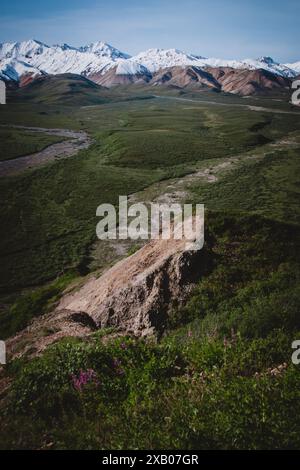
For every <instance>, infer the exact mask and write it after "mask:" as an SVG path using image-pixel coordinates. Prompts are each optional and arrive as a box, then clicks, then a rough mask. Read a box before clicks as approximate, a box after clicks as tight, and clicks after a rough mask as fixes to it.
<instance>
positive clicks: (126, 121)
mask: <svg viewBox="0 0 300 470" xmlns="http://www.w3.org/2000/svg"><path fill="white" fill-rule="evenodd" d="M35 109H36V108H34V106H33V105H31V106H29V112H28V115H26V116H24V115H19V112H18V107H17V106H16V107H15V108H9V109H8V110H7V111H4V112H0V121H1V119H2V120H3V119H4V117H5V113H6V120H7V122H11V120H12V119H14V118H16V120H17V122H18V123H20V122H21V123H22V124H28V123H29V120H30V122H31V121H32V124H34V123H35V121H34V119H36V118H37V115H36V111H35ZM42 109H43V108H41V109H40V111H39V113H43V112H44V111H42ZM0 111H2V110H0ZM38 119H40V124H39V125H42V126H45V127H47V126H49V127H51V126H59V127H60V126H61V127H69V128H82V129H85V130H87V131H88V132H89V133H90V134H91V135H92V137H93V138H94V144H93V145H92V146H91V147H90V149H88V150H87V151H82V152H80V154H78V155H77V156H76V157H73V158H72V159H66V160H61V161H60V162H55V164H50V165H48V166H45V167H44V168H39V169H36V170H35V171H33V172H28V173H24V174H22V175H19V176H17V177H9V178H1V180H0V194H1V198H2V202H3V205H2V207H1V210H0V218H1V221H2V225H5V227H6V230H5V233H4V234H3V237H2V239H1V247H0V257H1V269H0V285H1V289H2V291H4V292H6V291H7V290H10V291H12V290H16V289H20V288H22V287H26V286H31V285H37V284H40V283H43V282H46V281H49V280H51V279H53V278H55V277H56V276H57V275H58V274H59V273H61V272H64V271H65V270H66V269H77V268H79V269H81V267H82V266H83V267H84V266H86V265H87V264H88V263H87V262H86V260H87V257H88V255H89V249H90V247H91V246H92V244H93V242H94V240H95V226H96V223H97V219H96V216H95V213H96V208H97V206H98V205H99V204H101V203H103V202H110V203H115V202H116V201H117V197H118V196H119V194H130V193H133V192H136V191H139V190H141V189H143V188H145V187H147V186H149V185H150V184H152V183H154V182H155V181H159V180H162V179H166V178H170V177H176V176H177V177H178V176H181V175H184V174H186V173H188V172H189V171H191V170H193V169H194V165H195V163H197V162H201V161H204V160H212V162H213V160H214V159H218V161H219V160H220V158H225V157H227V156H229V155H233V156H234V155H239V154H240V153H241V152H245V151H248V150H249V149H254V148H257V149H259V148H261V147H262V145H263V144H264V143H265V142H268V141H270V140H273V139H277V138H279V137H280V136H282V135H285V133H286V131H287V128H289V129H291V130H293V129H296V128H297V126H299V118H298V117H295V116H289V115H278V116H277V115H276V116H272V115H270V113H269V114H268V115H266V113H263V112H262V113H259V112H257V113H256V112H249V111H245V110H241V109H239V108H238V109H235V108H227V107H222V106H220V107H217V106H214V107H213V108H212V107H209V106H208V107H207V105H198V104H197V103H196V104H194V103H189V104H188V106H187V105H186V103H185V102H183V103H181V102H177V101H175V102H173V101H171V100H159V102H158V101H157V100H151V99H148V100H133V101H129V102H126V103H125V102H118V103H110V104H104V105H101V106H96V107H93V108H81V109H80V108H74V109H73V112H72V113H71V112H70V110H69V108H68V107H65V108H60V109H58V108H57V109H56V111H55V108H51V107H49V109H48V110H47V114H42V115H41V114H40V115H39V117H38ZM293 165H294V166H293V167H291V172H292V171H293V168H295V166H296V165H297V162H296V159H295V162H294V164H293ZM247 171H248V170H247ZM275 177H276V175H275ZM249 179H250V177H248V180H249ZM245 187H246V186H245ZM260 187H261V185H259V186H258V188H257V190H255V191H257V192H258V191H259V188H260ZM284 188H285V187H284V186H283V190H284ZM25 194H26V200H27V202H26V205H24V203H23V201H24V195H25ZM202 201H203V202H204V203H206V204H210V202H209V197H208V198H206V197H205V198H203V199H202ZM29 260H30V261H29Z"/></svg>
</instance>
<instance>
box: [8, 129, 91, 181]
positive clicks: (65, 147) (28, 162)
mask: <svg viewBox="0 0 300 470" xmlns="http://www.w3.org/2000/svg"><path fill="white" fill-rule="evenodd" d="M13 127H14V128H16V129H24V130H27V131H31V132H37V133H39V132H40V133H43V134H48V135H55V136H59V137H65V138H67V139H70V140H64V141H63V142H58V143H56V144H52V145H49V146H48V147H46V148H44V149H43V150H41V151H40V152H36V153H32V154H31V155H26V156H24V157H18V158H13V159H11V160H5V161H1V162H0V176H9V175H12V174H16V173H19V172H21V171H24V170H27V169H30V168H36V167H37V166H41V165H45V164H46V163H49V162H51V161H54V160H56V159H60V158H68V157H72V156H73V155H75V154H76V153H77V152H79V150H83V149H86V148H88V147H89V146H90V144H91V139H90V137H89V136H88V134H87V133H86V132H83V131H73V130H70V129H47V128H44V127H25V126H13Z"/></svg>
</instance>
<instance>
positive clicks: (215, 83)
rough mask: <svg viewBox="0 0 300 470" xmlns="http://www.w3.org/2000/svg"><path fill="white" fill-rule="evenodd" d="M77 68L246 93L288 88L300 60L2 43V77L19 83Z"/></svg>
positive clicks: (127, 80)
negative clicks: (288, 62)
mask: <svg viewBox="0 0 300 470" xmlns="http://www.w3.org/2000/svg"><path fill="white" fill-rule="evenodd" d="M66 73H69V74H77V75H82V76H84V77H87V78H90V79H91V80H93V81H94V82H95V83H97V84H100V85H104V86H106V87H111V86H117V85H128V84H135V83H149V84H150V85H158V84H159V85H168V86H175V87H181V88H182V87H187V86H192V87H205V86H206V87H209V88H215V89H217V90H223V91H227V92H230V93H238V94H241V95H248V94H249V95H251V94H254V93H258V92H264V91H268V90H272V89H274V88H283V89H284V88H285V87H287V86H290V81H291V80H292V79H294V78H296V77H297V76H298V75H299V73H300V62H295V63H293V64H280V63H278V62H276V61H275V60H273V59H272V58H271V57H268V56H265V57H261V58H259V59H245V60H224V59H215V58H205V57H202V56H201V55H193V54H186V53H185V52H182V51H180V50H178V49H158V48H156V49H148V50H147V51H144V52H140V53H139V54H137V55H135V56H133V57H131V56H130V55H129V54H127V53H124V52H121V51H120V50H118V49H116V48H115V47H113V46H111V45H109V44H107V43H105V42H101V41H98V42H94V43H91V44H89V45H87V46H81V47H73V46H70V45H68V44H63V45H54V46H48V45H47V44H44V43H42V42H40V41H37V40H33V39H31V40H29V41H23V42H14V43H3V44H0V79H2V80H5V81H8V82H14V83H15V84H17V85H19V86H24V85H28V83H30V81H32V80H35V79H36V78H37V77H39V76H45V75H61V74H66Z"/></svg>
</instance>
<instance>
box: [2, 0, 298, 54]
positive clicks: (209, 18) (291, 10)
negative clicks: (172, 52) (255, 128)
mask: <svg viewBox="0 0 300 470" xmlns="http://www.w3.org/2000/svg"><path fill="white" fill-rule="evenodd" d="M299 21H300V2H299V0H285V1H282V0H204V1H202V0H198V1H197V0H185V1H184V0H183V1H180V2H179V1H178V0H177V1H172V0H148V1H145V2H143V1H142V0H127V1H126V0H125V1H121V0H107V1H102V0H84V1H82V0H80V1H79V0H52V1H48V0H44V1H39V0H26V1H24V0H11V1H8V2H5V3H2V5H1V18H0V42H4V41H16V40H18V41H19V40H24V39H29V38H35V39H39V40H40V41H43V42H45V43H47V44H55V43H63V42H66V43H68V44H72V45H74V46H79V45H84V44H87V43H90V42H93V41H100V40H102V41H105V42H108V43H110V44H112V45H113V46H115V47H117V48H119V49H121V50H123V51H124V52H129V53H130V54H135V53H137V52H139V51H142V50H145V49H149V48H150V47H162V48H170V47H175V48H177V49H181V50H184V51H186V52H191V53H194V54H199V55H203V56H209V57H221V58H247V57H252V58H255V57H259V56H262V55H270V56H272V57H273V58H275V59H277V60H279V61H281V62H288V61H296V60H300V41H299V36H300V34H299V31H300V27H299Z"/></svg>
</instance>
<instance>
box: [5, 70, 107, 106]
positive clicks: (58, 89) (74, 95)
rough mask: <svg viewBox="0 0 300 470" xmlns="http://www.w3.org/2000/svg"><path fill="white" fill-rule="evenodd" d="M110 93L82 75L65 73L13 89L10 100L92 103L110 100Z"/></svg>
mask: <svg viewBox="0 0 300 470" xmlns="http://www.w3.org/2000/svg"><path fill="white" fill-rule="evenodd" d="M109 96H110V93H109V92H108V91H107V90H106V89H105V88H104V87H102V86H100V85H97V84H96V83H94V82H92V81H91V80H88V79H87V78H85V77H83V76H81V75H75V74H72V73H64V74H60V75H47V76H43V77H41V78H39V79H37V80H34V81H33V82H31V83H29V85H27V86H25V87H22V88H19V89H17V90H15V91H11V92H10V93H9V96H8V102H11V103H21V102H29V103H30V102H31V103H43V104H63V105H73V106H79V105H89V104H90V105H92V104H101V103H105V102H107V101H108V100H109Z"/></svg>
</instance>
